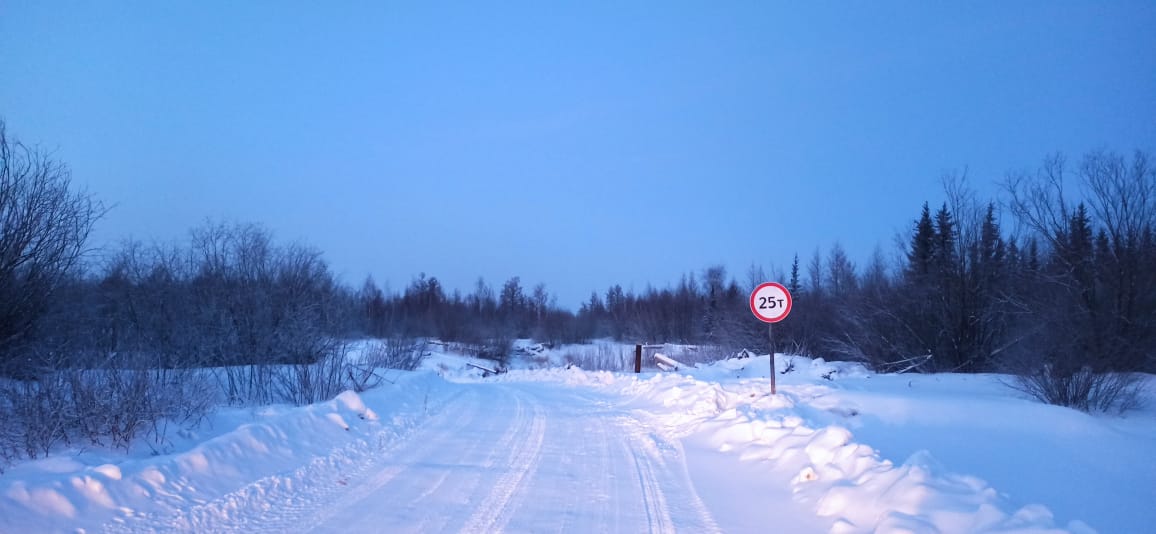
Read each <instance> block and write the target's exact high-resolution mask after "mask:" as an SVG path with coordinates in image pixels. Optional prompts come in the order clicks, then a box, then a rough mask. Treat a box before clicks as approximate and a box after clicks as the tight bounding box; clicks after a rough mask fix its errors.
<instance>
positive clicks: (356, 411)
mask: <svg viewBox="0 0 1156 534" xmlns="http://www.w3.org/2000/svg"><path fill="white" fill-rule="evenodd" d="M453 394H456V390H455V389H454V388H447V387H446V383H445V382H444V381H443V380H441V379H440V378H439V377H438V376H436V375H434V374H432V373H399V374H398V375H397V381H396V383H395V384H393V385H389V386H386V387H383V388H381V389H378V390H375V391H372V392H369V393H366V394H364V395H358V394H356V393H353V392H351V391H347V392H345V393H342V394H341V395H339V396H338V397H337V398H335V399H333V400H331V401H328V402H322V403H318V404H314V405H310V406H305V407H300V408H294V407H289V406H273V407H263V408H259V409H256V410H239V409H233V410H225V411H223V412H221V413H219V414H217V415H215V416H214V418H213V420H212V424H211V425H209V428H208V433H209V434H210V435H211V433H212V432H213V429H216V431H217V432H220V434H219V435H216V436H213V437H207V436H205V435H200V436H196V435H188V436H186V440H185V441H186V442H185V443H184V444H183V445H185V446H187V449H185V450H181V451H179V452H175V453H173V454H167V455H163V456H153V457H148V456H146V457H137V458H131V459H124V458H123V456H120V457H118V455H117V454H116V453H115V452H113V451H105V452H101V451H87V452H80V451H77V452H76V453H75V454H72V455H66V454H60V455H57V456H54V457H50V458H49V459H46V460H41V461H32V462H25V463H22V464H19V465H17V466H14V467H13V469H11V470H9V471H8V472H6V473H5V474H4V475H2V476H0V532H77V531H83V530H93V529H96V528H98V527H99V526H100V525H101V524H103V523H105V522H107V521H110V520H114V519H119V518H126V517H132V516H134V515H137V514H147V515H151V516H165V515H172V516H173V517H174V525H173V526H174V528H176V529H184V530H188V531H195V530H197V529H196V526H197V522H198V515H199V514H200V515H206V514H228V513H229V507H230V506H229V505H230V500H229V499H226V500H225V501H224V504H222V502H221V501H220V500H219V497H221V496H226V495H229V494H230V493H231V492H234V491H236V490H238V489H239V488H242V487H247V488H248V489H247V491H265V492H268V491H277V488H278V487H291V486H292V485H294V484H301V483H305V482H306V481H310V480H313V479H315V478H317V477H318V476H324V475H325V474H326V473H332V472H336V471H337V469H335V467H336V466H341V465H343V464H350V463H354V462H358V461H361V459H362V458H364V457H366V456H367V454H368V453H370V452H372V451H374V450H376V449H380V448H381V447H382V446H384V444H385V443H387V442H389V441H391V440H393V439H395V438H396V437H397V436H399V435H401V434H404V433H406V432H407V431H409V430H410V429H412V428H413V427H415V426H416V425H417V424H419V423H420V422H421V421H422V420H423V419H424V418H425V417H427V416H428V414H430V413H431V412H435V411H436V410H437V409H438V407H439V406H440V405H442V404H444V403H445V401H446V399H447V398H448V397H449V396H450V395H453ZM371 406H372V407H371ZM253 481H258V484H253ZM244 498H245V496H244V495H241V494H238V495H233V496H231V501H232V504H237V505H238V506H237V508H241V506H239V504H240V503H239V502H238V501H240V500H243V499H244ZM214 499H218V501H217V502H216V503H214V505H213V506H211V507H206V506H202V505H205V504H206V503H209V502H210V501H212V500H214Z"/></svg>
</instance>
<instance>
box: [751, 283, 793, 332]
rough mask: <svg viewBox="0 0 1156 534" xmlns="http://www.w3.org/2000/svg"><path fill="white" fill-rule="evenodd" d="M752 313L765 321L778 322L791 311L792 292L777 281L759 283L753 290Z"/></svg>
mask: <svg viewBox="0 0 1156 534" xmlns="http://www.w3.org/2000/svg"><path fill="white" fill-rule="evenodd" d="M751 313H753V314H755V317H758V318H759V320H760V321H762V322H764V323H777V322H779V321H782V320H783V319H785V318H786V317H787V314H788V313H791V292H790V291H787V288H785V287H783V284H780V283H777V282H766V283H764V284H759V287H756V288H755V290H754V291H752V292H751Z"/></svg>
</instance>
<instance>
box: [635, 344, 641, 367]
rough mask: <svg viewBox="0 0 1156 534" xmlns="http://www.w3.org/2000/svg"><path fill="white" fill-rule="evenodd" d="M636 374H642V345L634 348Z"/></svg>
mask: <svg viewBox="0 0 1156 534" xmlns="http://www.w3.org/2000/svg"><path fill="white" fill-rule="evenodd" d="M634 372H635V373H636V374H637V373H641V372H642V345H635V346H634Z"/></svg>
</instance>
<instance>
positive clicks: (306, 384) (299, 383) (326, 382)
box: [274, 345, 349, 406]
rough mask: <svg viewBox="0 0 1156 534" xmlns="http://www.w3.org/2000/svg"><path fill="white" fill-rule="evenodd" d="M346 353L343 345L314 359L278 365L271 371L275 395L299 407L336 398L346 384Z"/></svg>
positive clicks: (347, 367) (347, 364)
mask: <svg viewBox="0 0 1156 534" xmlns="http://www.w3.org/2000/svg"><path fill="white" fill-rule="evenodd" d="M347 353H348V350H347V349H346V347H345V346H344V345H342V346H341V348H340V350H336V351H334V352H331V353H330V354H328V355H327V356H325V357H323V358H321V359H320V360H318V361H316V362H312V363H298V364H292V365H288V366H282V367H280V368H279V369H277V371H276V372H275V373H274V378H275V388H276V391H277V394H278V397H279V398H280V399H281V400H282V401H285V402H291V403H293V404H297V405H299V406H300V405H306V404H312V403H314V402H320V401H324V400H329V399H332V398H333V397H336V396H337V394H339V393H341V392H342V391H345V390H346V389H348V386H349V383H348V382H347V381H346V377H347V376H348V371H349V363H348V361H347V359H346V356H347Z"/></svg>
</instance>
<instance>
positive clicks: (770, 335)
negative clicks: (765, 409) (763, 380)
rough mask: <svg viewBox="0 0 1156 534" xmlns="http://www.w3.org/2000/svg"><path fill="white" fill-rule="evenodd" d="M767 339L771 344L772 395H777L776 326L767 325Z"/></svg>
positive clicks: (772, 324)
mask: <svg viewBox="0 0 1156 534" xmlns="http://www.w3.org/2000/svg"><path fill="white" fill-rule="evenodd" d="M767 339H768V340H770V342H771V395H774V394H775V324H774V323H767Z"/></svg>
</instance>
